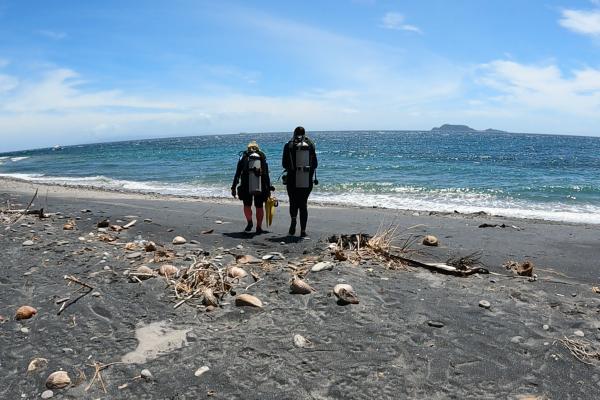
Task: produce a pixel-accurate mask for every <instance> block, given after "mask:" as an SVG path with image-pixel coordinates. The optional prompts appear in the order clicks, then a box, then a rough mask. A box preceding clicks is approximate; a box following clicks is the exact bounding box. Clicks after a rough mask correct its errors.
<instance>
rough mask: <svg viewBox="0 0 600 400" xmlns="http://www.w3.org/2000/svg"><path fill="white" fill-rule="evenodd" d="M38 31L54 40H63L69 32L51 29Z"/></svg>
mask: <svg viewBox="0 0 600 400" xmlns="http://www.w3.org/2000/svg"><path fill="white" fill-rule="evenodd" d="M36 33H38V34H40V35H42V36H45V37H47V38H49V39H54V40H62V39H64V38H66V37H67V34H66V33H65V32H57V31H51V30H48V29H40V30H38V31H36Z"/></svg>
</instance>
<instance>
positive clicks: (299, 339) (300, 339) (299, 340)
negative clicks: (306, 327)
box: [294, 334, 312, 349]
mask: <svg viewBox="0 0 600 400" xmlns="http://www.w3.org/2000/svg"><path fill="white" fill-rule="evenodd" d="M294 345H295V346H296V347H300V348H301V349H302V348H306V347H310V346H311V345H312V342H311V341H310V340H308V339H307V338H305V337H304V336H302V335H298V334H296V335H294Z"/></svg>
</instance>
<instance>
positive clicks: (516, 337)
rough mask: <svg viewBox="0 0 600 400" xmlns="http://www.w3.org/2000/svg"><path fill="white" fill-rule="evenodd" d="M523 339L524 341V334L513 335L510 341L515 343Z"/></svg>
mask: <svg viewBox="0 0 600 400" xmlns="http://www.w3.org/2000/svg"><path fill="white" fill-rule="evenodd" d="M522 341H523V336H513V337H512V338H511V339H510V342H511V343H515V344H518V343H521V342H522Z"/></svg>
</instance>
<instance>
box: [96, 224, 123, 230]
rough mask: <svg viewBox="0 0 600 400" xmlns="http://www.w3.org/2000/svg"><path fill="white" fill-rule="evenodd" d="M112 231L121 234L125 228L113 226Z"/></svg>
mask: <svg viewBox="0 0 600 400" xmlns="http://www.w3.org/2000/svg"><path fill="white" fill-rule="evenodd" d="M100 229H103V228H99V230H100ZM110 230H111V231H115V232H121V231H122V230H123V227H122V226H121V225H111V226H110Z"/></svg>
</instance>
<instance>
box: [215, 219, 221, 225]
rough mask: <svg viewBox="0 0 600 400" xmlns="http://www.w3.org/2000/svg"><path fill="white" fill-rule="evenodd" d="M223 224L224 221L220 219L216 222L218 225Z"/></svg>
mask: <svg viewBox="0 0 600 400" xmlns="http://www.w3.org/2000/svg"><path fill="white" fill-rule="evenodd" d="M222 223H223V221H221V220H220V219H218V220H216V221H215V224H217V225H221V224H222Z"/></svg>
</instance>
